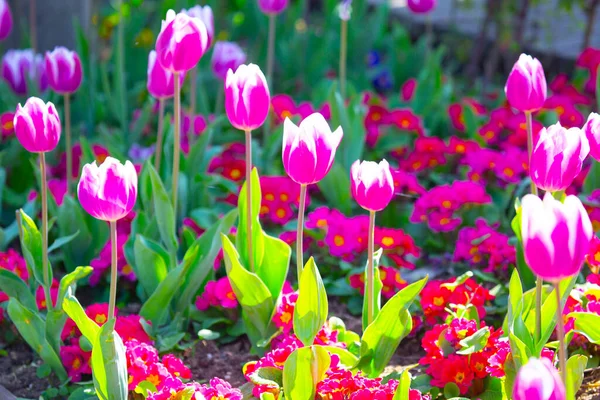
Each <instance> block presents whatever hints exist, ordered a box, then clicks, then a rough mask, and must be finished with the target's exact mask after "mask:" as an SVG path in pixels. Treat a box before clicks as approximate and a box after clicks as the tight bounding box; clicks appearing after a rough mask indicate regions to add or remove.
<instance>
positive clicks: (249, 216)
mask: <svg viewBox="0 0 600 400" xmlns="http://www.w3.org/2000/svg"><path fill="white" fill-rule="evenodd" d="M251 176H252V131H249V130H248V131H246V241H247V243H248V266H249V270H250V272H254V255H253V254H252V178H251Z"/></svg>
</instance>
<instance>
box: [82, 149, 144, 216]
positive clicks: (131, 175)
mask: <svg viewBox="0 0 600 400" xmlns="http://www.w3.org/2000/svg"><path fill="white" fill-rule="evenodd" d="M77 195H78V197H79V202H80V203H81V206H82V207H83V209H84V210H85V211H87V212H88V213H89V214H90V215H91V216H92V217H94V218H97V219H100V220H103V221H117V220H119V219H121V218H123V217H124V216H126V215H127V214H129V212H130V211H131V210H132V209H133V206H134V205H135V201H136V199H137V173H136V171H135V167H134V166H133V164H132V163H131V162H130V161H127V162H126V163H125V165H123V164H121V163H120V162H119V161H118V160H116V159H114V158H112V157H107V158H106V160H104V162H103V163H102V164H101V165H100V166H98V165H96V161H94V162H93V163H91V164H86V165H84V166H83V170H82V171H81V180H80V181H79V185H78V186H77Z"/></svg>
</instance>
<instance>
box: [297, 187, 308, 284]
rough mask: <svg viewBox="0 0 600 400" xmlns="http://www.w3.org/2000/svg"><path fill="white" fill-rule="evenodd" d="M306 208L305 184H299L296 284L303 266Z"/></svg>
mask: <svg viewBox="0 0 600 400" xmlns="http://www.w3.org/2000/svg"><path fill="white" fill-rule="evenodd" d="M305 208H306V185H300V204H299V206H298V232H297V234H296V268H297V269H298V286H300V276H301V275H302V269H303V267H304V247H303V244H304V209H305Z"/></svg>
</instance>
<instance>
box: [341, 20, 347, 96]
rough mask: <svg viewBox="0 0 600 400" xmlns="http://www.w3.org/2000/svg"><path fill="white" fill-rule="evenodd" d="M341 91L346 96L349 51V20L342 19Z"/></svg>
mask: <svg viewBox="0 0 600 400" xmlns="http://www.w3.org/2000/svg"><path fill="white" fill-rule="evenodd" d="M340 41H341V43H340V93H341V95H342V98H343V99H345V98H346V58H347V52H348V21H346V20H344V19H343V20H342V23H341V28H340Z"/></svg>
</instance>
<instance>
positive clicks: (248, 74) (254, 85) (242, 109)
mask: <svg viewBox="0 0 600 400" xmlns="http://www.w3.org/2000/svg"><path fill="white" fill-rule="evenodd" d="M270 104H271V95H270V93H269V86H268V85H267V80H266V79H265V76H264V74H263V73H262V71H261V70H260V68H259V67H258V66H257V65H254V64H248V65H245V64H242V65H240V66H239V68H238V69H237V70H236V71H235V73H234V72H233V71H232V70H231V69H230V70H229V71H227V78H226V80H225V111H226V112H227V117H228V118H229V122H231V125H233V126H234V127H236V128H237V129H239V130H242V131H252V130H255V129H256V128H258V127H260V126H261V125H262V124H264V122H265V120H266V119H267V116H268V115H269V107H270Z"/></svg>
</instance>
